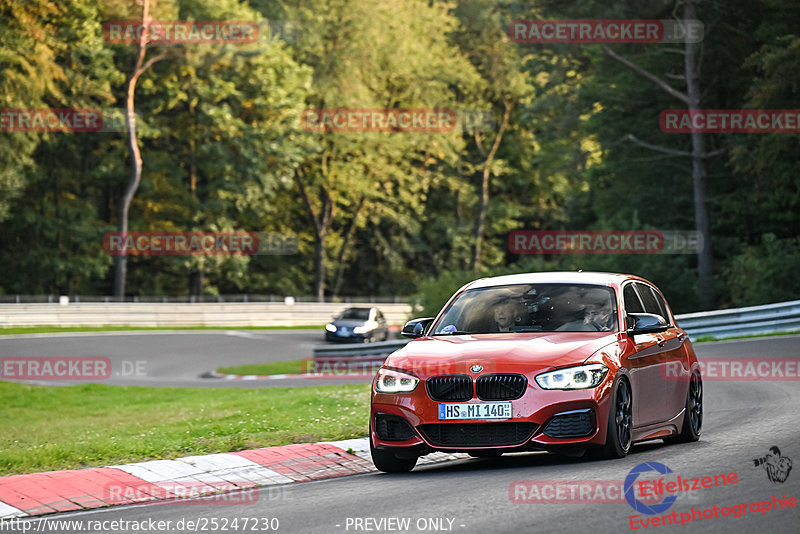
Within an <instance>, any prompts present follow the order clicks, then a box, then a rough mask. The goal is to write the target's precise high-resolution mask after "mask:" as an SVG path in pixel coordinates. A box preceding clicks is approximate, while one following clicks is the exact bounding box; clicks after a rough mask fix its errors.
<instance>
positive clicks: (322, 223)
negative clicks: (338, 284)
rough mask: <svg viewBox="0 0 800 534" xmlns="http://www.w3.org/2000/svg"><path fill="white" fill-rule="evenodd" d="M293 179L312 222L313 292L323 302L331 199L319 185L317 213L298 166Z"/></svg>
mask: <svg viewBox="0 0 800 534" xmlns="http://www.w3.org/2000/svg"><path fill="white" fill-rule="evenodd" d="M322 161H323V164H322V172H323V174H324V175H326V174H327V165H326V164H325V156H324V155H323V160H322ZM294 180H295V183H296V184H297V187H298V188H299V189H300V195H301V196H302V198H303V203H304V204H305V206H306V210H308V216H309V218H310V219H311V222H312V223H314V229H315V237H316V241H315V243H314V273H315V276H314V294H315V295H316V297H317V301H318V302H325V277H326V274H327V265H326V262H325V238H326V237H327V235H328V228H330V224H331V220H332V217H333V201H332V200H331V197H330V195H329V194H328V191H327V189H325V187H324V186H321V187H320V194H319V196H320V210H319V213H317V212H316V211H315V210H314V206H313V205H312V203H311V197H310V196H309V194H308V190H307V189H306V183H305V178H304V175H303V170H302V169H301V168H300V167H298V168H297V169H295V172H294Z"/></svg>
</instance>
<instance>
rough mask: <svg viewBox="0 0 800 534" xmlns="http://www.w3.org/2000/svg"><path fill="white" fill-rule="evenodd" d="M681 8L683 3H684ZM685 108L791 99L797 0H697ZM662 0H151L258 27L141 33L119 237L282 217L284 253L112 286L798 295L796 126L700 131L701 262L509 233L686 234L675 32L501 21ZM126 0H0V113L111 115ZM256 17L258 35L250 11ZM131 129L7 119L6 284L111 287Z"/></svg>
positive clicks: (196, 261)
mask: <svg viewBox="0 0 800 534" xmlns="http://www.w3.org/2000/svg"><path fill="white" fill-rule="evenodd" d="M686 1H690V0H686ZM690 7H692V8H693V9H695V10H696V18H697V19H699V20H700V21H702V22H703V24H704V27H705V37H704V40H703V41H702V43H700V44H698V45H697V48H696V50H695V52H696V53H695V54H693V57H696V59H697V64H696V66H695V68H694V75H696V77H697V79H696V80H695V81H696V82H697V83H696V87H697V88H699V93H698V94H699V104H700V106H699V107H701V108H717V109H738V108H761V109H796V108H800V105H798V95H799V94H800V3H798V2H797V0H697V1H693V0H692V1H690ZM685 9H686V5H685V4H684V2H682V1H674V0H655V1H654V0H630V1H626V2H618V1H611V0H587V1H581V2H568V1H555V0H532V1H530V2H520V3H513V2H498V1H490V0H460V1H439V0H314V1H300V0H294V1H290V0H287V1H278V0H185V1H184V0H151V5H150V12H151V16H152V18H153V19H156V20H219V19H223V20H257V21H262V22H266V21H269V27H270V28H272V29H273V30H274V31H273V32H272V34H271V35H269V36H264V35H262V38H261V39H259V41H258V42H257V43H253V44H247V45H211V44H204V45H174V46H168V47H166V46H160V47H159V46H151V47H148V50H146V56H145V61H146V60H147V59H150V58H154V57H157V56H158V57H159V61H157V62H154V63H153V64H152V65H150V66H148V68H147V70H146V71H144V72H143V73H142V74H141V76H140V78H139V80H138V84H137V87H136V97H135V104H136V113H137V117H138V120H137V138H138V143H139V146H140V148H141V155H142V175H141V183H140V185H139V187H138V190H137V191H136V194H135V196H134V198H133V201H132V204H131V207H130V222H129V229H130V230H132V231H188V230H207V231H232V230H237V231H282V232H292V233H295V234H296V235H297V236H298V237H299V252H298V253H297V254H294V255H287V256H245V257H242V256H149V257H147V256H145V257H130V258H129V259H128V263H127V285H126V294H127V295H147V296H159V295H171V296H175V295H189V294H195V295H217V294H238V293H249V294H276V295H316V296H318V297H320V298H326V299H330V298H337V297H340V296H343V295H347V296H359V295H376V296H377V295H406V296H408V295H419V296H420V297H421V298H422V299H423V301H424V302H429V301H431V300H433V301H435V302H438V303H439V304H441V302H440V300H441V299H442V298H445V297H444V296H443V295H446V294H447V293H449V292H450V291H452V290H453V289H455V288H457V287H458V286H459V285H460V284H461V283H463V282H465V281H467V280H470V279H473V278H475V277H477V276H485V275H495V274H505V273H513V272H527V271H540V270H561V269H565V270H572V269H584V270H602V271H614V272H617V271H619V272H628V273H634V274H639V275H641V276H644V277H646V278H648V279H650V280H651V281H653V282H654V283H655V284H657V285H658V286H660V287H661V288H662V290H663V291H664V293H665V294H666V296H667V298H668V299H669V300H670V302H671V304H672V306H673V308H674V309H675V310H676V311H678V312H689V311H696V310H700V309H709V308H712V307H731V306H743V305H752V304H761V303H767V302H777V301H784V300H790V299H796V298H800V238H799V237H798V236H800V172H798V171H800V143H799V141H800V135H796V134H706V135H705V136H704V138H705V144H706V150H707V157H704V158H703V161H704V164H705V177H704V186H705V202H704V206H705V207H706V208H707V212H708V221H709V223H708V224H709V232H710V236H711V245H712V247H711V248H710V249H709V250H711V252H712V255H711V257H710V262H709V263H708V264H707V266H708V267H709V268H710V269H711V271H710V277H705V278H704V277H703V276H702V273H699V272H698V257H697V256H694V255H679V254H676V255H624V254H616V255H554V256H532V255H524V256H518V255H514V254H511V253H510V252H509V250H508V234H509V232H511V231H512V230H515V229H534V230H556V229H581V230H583V229H590V230H606V229H615V230H636V229H658V230H683V231H688V230H694V229H695V208H694V205H693V202H694V198H695V194H696V191H695V189H693V174H692V160H691V158H690V156H689V155H688V154H689V153H690V151H691V150H692V144H691V140H690V135H688V134H687V135H684V134H667V133H664V132H662V131H661V130H660V128H659V124H658V117H659V113H660V112H661V110H664V109H670V108H685V107H686V104H685V103H684V102H682V101H681V100H680V99H677V98H675V97H674V95H671V94H670V93H669V92H668V91H666V90H664V87H661V86H660V84H659V83H657V82H656V81H654V79H649V78H647V77H646V76H642V75H641V72H637V71H636V69H634V68H631V67H630V66H629V65H626V64H625V63H624V62H623V61H620V58H622V59H624V60H625V61H628V62H631V63H632V64H634V65H635V66H636V67H637V68H639V69H640V70H644V71H646V72H648V73H651V74H652V75H653V76H654V77H656V78H657V79H658V80H659V81H660V82H661V83H662V84H667V85H669V86H671V87H674V89H675V90H676V91H678V92H685V91H687V89H688V87H687V70H686V57H687V50H686V49H685V47H684V46H683V45H682V44H613V45H607V46H605V47H604V46H602V45H598V44H592V45H581V44H547V45H543V44H520V43H515V42H512V41H511V40H510V39H509V37H508V34H507V29H508V24H509V22H510V21H511V20H515V19H589V18H599V19H659V20H665V19H676V18H677V19H680V18H681V17H683V16H684V10H685ZM141 14H142V3H141V2H136V1H134V0H103V1H97V0H59V1H58V2H53V1H50V0H0V109H8V108H98V109H123V108H124V106H125V100H126V87H127V82H128V80H129V78H130V76H131V73H132V72H133V69H134V65H135V63H136V60H137V52H138V50H137V46H135V45H122V44H113V45H112V44H108V43H106V42H105V41H104V38H103V23H104V22H105V21H109V20H136V19H137V17H138V18H141ZM262 27H263V26H262ZM323 107H327V108H332V107H339V108H342V107H350V108H432V107H448V108H454V109H476V110H485V111H490V112H491V113H492V116H493V117H495V120H494V122H493V123H492V124H491V125H490V126H491V127H489V128H481V129H478V130H470V129H469V128H466V129H460V130H458V131H452V132H442V133H410V132H404V133H387V132H384V133H380V132H378V133H352V132H349V133H347V132H339V133H325V134H320V133H315V132H309V131H305V130H304V129H303V128H302V127H301V121H300V117H301V114H302V112H303V110H304V109H308V108H323ZM126 135H127V134H126V133H125V132H119V131H118V132H113V131H111V132H100V133H19V132H15V133H12V132H0V225H2V231H1V232H0V261H2V265H3V269H2V273H3V274H2V277H0V294H8V295H11V294H27V295H31V294H49V293H52V294H68V295H74V294H78V295H111V294H112V291H113V281H114V271H115V269H114V257H113V256H110V255H108V254H107V253H106V252H105V251H104V250H103V236H104V234H105V233H106V232H110V231H116V230H117V229H118V226H119V215H118V213H119V207H120V203H121V202H122V198H123V194H124V192H125V189H126V187H127V185H128V182H129V180H130V176H131V158H130V149H129V146H128V140H127V138H126Z"/></svg>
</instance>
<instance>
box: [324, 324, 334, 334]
mask: <svg viewBox="0 0 800 534" xmlns="http://www.w3.org/2000/svg"><path fill="white" fill-rule="evenodd" d="M325 330H327V331H328V332H336V326H335V325H333V324H332V323H328V324H326V325H325Z"/></svg>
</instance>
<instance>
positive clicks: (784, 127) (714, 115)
mask: <svg viewBox="0 0 800 534" xmlns="http://www.w3.org/2000/svg"><path fill="white" fill-rule="evenodd" d="M658 122H659V126H660V128H661V131H662V132H664V133H692V132H703V133H800V109H693V110H688V109H665V110H664V111H662V112H661V114H660V115H659V119H658Z"/></svg>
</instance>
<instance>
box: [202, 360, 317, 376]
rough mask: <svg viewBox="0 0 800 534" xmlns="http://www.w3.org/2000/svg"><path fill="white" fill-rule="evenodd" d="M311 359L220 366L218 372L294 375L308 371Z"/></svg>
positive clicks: (224, 373)
mask: <svg viewBox="0 0 800 534" xmlns="http://www.w3.org/2000/svg"><path fill="white" fill-rule="evenodd" d="M310 362H311V360H291V361H285V362H267V363H253V364H249V365H235V366H231V367H220V368H219V369H217V372H218V373H221V374H223V375H296V374H301V373H307V372H308V366H309V363H310Z"/></svg>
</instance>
